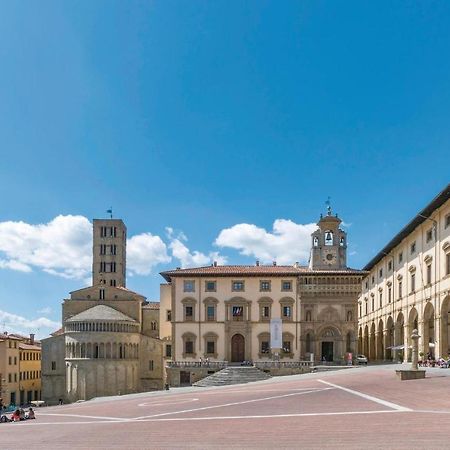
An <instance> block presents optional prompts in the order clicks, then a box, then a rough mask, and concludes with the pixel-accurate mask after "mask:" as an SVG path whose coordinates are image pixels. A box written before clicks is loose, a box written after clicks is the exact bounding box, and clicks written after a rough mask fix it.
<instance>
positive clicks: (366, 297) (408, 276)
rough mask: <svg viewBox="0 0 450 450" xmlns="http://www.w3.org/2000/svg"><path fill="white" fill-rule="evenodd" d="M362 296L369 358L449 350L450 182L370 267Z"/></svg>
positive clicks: (363, 340)
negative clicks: (414, 344)
mask: <svg viewBox="0 0 450 450" xmlns="http://www.w3.org/2000/svg"><path fill="white" fill-rule="evenodd" d="M364 270H366V271H367V272H368V274H367V276H366V277H365V278H364V279H363V283H362V292H361V295H360V297H359V299H358V314H359V331H358V339H359V348H360V349H361V351H362V352H363V353H364V354H366V355H367V356H368V357H369V359H370V360H392V359H394V360H403V361H408V360H409V359H410V357H411V350H410V346H411V333H412V331H413V329H418V331H419V334H420V335H421V338H420V339H419V353H420V354H421V356H424V355H427V354H428V353H431V354H432V355H434V356H435V357H436V358H438V357H441V356H443V357H445V358H447V356H448V355H449V353H450V329H449V323H450V185H448V186H447V187H446V188H445V189H444V190H443V191H442V192H440V193H439V194H438V195H437V197H436V198H434V199H433V200H432V201H431V202H430V203H429V204H428V205H427V206H426V207H425V208H424V209H423V210H422V211H420V212H419V213H418V214H417V215H416V216H415V217H414V218H413V219H412V220H411V221H410V222H409V223H408V224H407V225H406V226H405V227H404V228H403V229H402V230H401V231H400V232H399V233H398V234H396V235H395V236H394V237H393V238H392V240H391V241H390V242H389V243H388V244H387V245H386V246H385V247H384V248H383V249H382V250H381V251H380V252H378V254H377V255H376V256H375V257H374V258H373V259H372V260H371V261H370V262H369V263H368V264H367V265H366V266H365V268H364Z"/></svg>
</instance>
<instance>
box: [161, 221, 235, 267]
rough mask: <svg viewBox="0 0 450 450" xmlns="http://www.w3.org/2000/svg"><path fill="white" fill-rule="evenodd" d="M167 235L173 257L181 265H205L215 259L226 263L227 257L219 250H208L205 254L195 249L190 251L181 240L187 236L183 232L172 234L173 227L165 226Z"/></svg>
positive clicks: (184, 239) (219, 262)
mask: <svg viewBox="0 0 450 450" xmlns="http://www.w3.org/2000/svg"><path fill="white" fill-rule="evenodd" d="M166 232H167V237H168V238H169V240H170V244H169V248H170V250H171V251H172V255H173V257H174V258H176V259H178V260H179V261H180V263H181V267H195V266H205V265H207V264H210V263H212V262H213V261H216V262H217V263H218V264H226V261H227V259H226V258H225V257H224V256H221V255H220V254H219V252H210V253H209V254H207V255H206V254H205V253H202V252H199V251H197V250H194V251H192V252H191V251H190V250H189V248H188V247H187V246H186V245H185V244H184V242H183V241H185V242H186V241H187V237H186V235H185V234H184V233H183V232H180V233H178V235H177V236H176V237H175V236H174V230H173V228H170V227H167V228H166Z"/></svg>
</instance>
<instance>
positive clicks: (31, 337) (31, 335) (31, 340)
mask: <svg viewBox="0 0 450 450" xmlns="http://www.w3.org/2000/svg"><path fill="white" fill-rule="evenodd" d="M30 344H31V345H34V333H30Z"/></svg>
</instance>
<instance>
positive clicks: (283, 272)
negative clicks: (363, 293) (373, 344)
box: [160, 209, 363, 363]
mask: <svg viewBox="0 0 450 450" xmlns="http://www.w3.org/2000/svg"><path fill="white" fill-rule="evenodd" d="M340 224H341V220H340V219H339V218H338V217H337V215H336V216H334V215H332V214H331V209H329V210H328V213H327V214H326V215H325V216H323V217H321V219H320V220H319V222H318V224H317V225H318V229H317V230H316V231H315V232H314V233H313V234H312V236H311V258H310V265H309V266H300V265H299V264H298V263H296V264H294V265H292V266H280V265H277V264H276V263H275V262H274V263H273V264H272V265H261V264H259V262H256V264H255V265H253V266H236V265H225V266H220V265H217V264H216V263H214V264H212V265H211V266H207V267H197V268H190V269H181V268H177V269H175V270H169V271H166V272H162V273H161V275H162V276H163V277H164V278H165V280H166V283H164V284H162V285H161V306H160V313H161V318H160V322H161V328H160V330H161V338H162V340H163V341H164V342H165V346H166V349H165V355H166V357H168V358H169V357H170V358H171V359H172V360H173V361H179V362H182V361H187V362H189V361H198V360H200V358H202V359H205V358H208V360H209V361H211V362H213V361H228V362H234V363H241V362H242V361H250V360H251V361H264V360H268V361H270V360H273V359H280V360H282V361H301V360H308V361H309V360H311V359H312V360H315V361H321V360H326V361H341V360H342V359H343V358H344V355H345V354H346V353H355V352H356V347H357V320H358V318H357V299H358V296H359V293H360V289H361V279H362V277H363V272H361V271H359V270H353V269H350V268H348V267H347V265H346V251H347V236H346V233H345V232H344V231H343V230H342V229H341V228H340ZM272 319H280V320H281V337H282V339H281V345H280V347H279V348H272V347H271V336H270V332H271V325H270V324H271V321H272ZM278 323H280V322H278Z"/></svg>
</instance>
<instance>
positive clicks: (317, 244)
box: [313, 236, 319, 247]
mask: <svg viewBox="0 0 450 450" xmlns="http://www.w3.org/2000/svg"><path fill="white" fill-rule="evenodd" d="M313 246H314V247H318V246H319V238H318V237H317V236H314V238H313Z"/></svg>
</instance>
